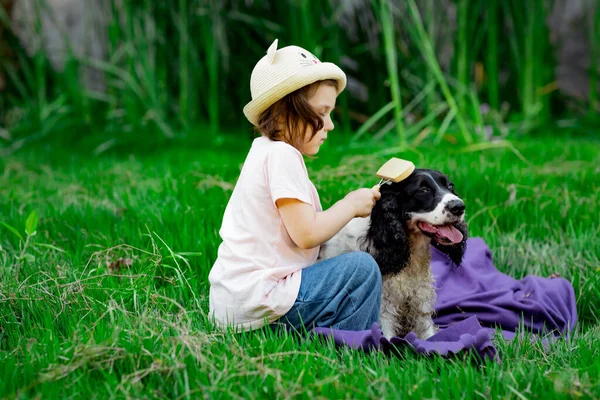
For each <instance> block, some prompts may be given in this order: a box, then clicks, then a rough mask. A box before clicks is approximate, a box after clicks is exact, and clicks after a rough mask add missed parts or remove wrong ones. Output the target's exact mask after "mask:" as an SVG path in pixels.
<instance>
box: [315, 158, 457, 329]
mask: <svg viewBox="0 0 600 400" xmlns="http://www.w3.org/2000/svg"><path fill="white" fill-rule="evenodd" d="M380 191H381V198H380V199H379V200H378V201H377V203H376V204H375V206H374V207H373V211H372V212H371V215H370V216H369V217H366V218H354V219H352V220H351V221H350V222H349V223H348V224H347V225H346V226H345V227H344V228H342V229H341V230H340V231H339V232H338V233H337V234H336V235H335V236H334V237H333V238H331V239H330V240H329V241H327V242H326V243H325V244H323V245H322V246H321V249H320V251H319V259H320V260H324V259H327V258H331V257H335V256H337V255H340V254H343V253H347V252H351V251H366V252H368V253H369V254H371V255H372V256H373V258H374V259H375V261H376V262H377V264H378V265H379V268H380V270H381V275H382V280H383V294H382V300H381V315H380V324H381V329H382V331H383V334H384V335H385V336H386V337H388V338H389V337H392V336H400V337H404V336H406V334H408V333H409V332H414V333H415V334H416V335H417V337H419V338H420V339H427V338H429V337H431V336H432V335H434V334H435V333H436V332H437V328H436V327H435V325H434V323H433V319H432V315H433V312H434V306H435V300H436V294H435V289H434V286H433V284H434V282H433V275H432V273H431V265H430V263H431V255H430V246H431V245H433V246H435V247H436V248H437V249H439V250H440V251H442V252H443V253H445V254H446V255H447V256H448V257H449V258H450V260H451V261H452V263H454V264H455V265H456V266H459V265H460V264H461V262H462V258H463V255H464V252H465V249H466V240H467V233H468V229H467V224H466V222H465V203H464V202H463V200H462V199H461V198H460V197H459V195H458V194H457V193H456V192H455V190H454V184H453V183H452V182H451V181H450V180H449V179H448V178H447V177H446V175H444V174H442V173H441V172H439V171H436V170H431V169H415V170H414V171H413V173H412V174H411V175H410V176H409V177H408V178H406V179H405V180H403V181H401V182H398V183H386V184H383V185H381V187H380Z"/></svg>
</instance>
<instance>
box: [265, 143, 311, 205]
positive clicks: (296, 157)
mask: <svg viewBox="0 0 600 400" xmlns="http://www.w3.org/2000/svg"><path fill="white" fill-rule="evenodd" d="M266 174H267V182H268V184H269V189H270V192H271V200H272V201H273V204H274V205H275V202H276V201H277V200H279V199H285V198H288V199H298V200H300V201H301V202H303V203H307V204H310V205H312V206H313V207H314V206H315V204H313V200H312V196H311V193H312V190H311V183H310V180H309V179H308V173H307V171H306V166H305V165H304V160H303V159H302V155H301V154H300V152H299V151H297V150H295V149H293V148H291V147H288V146H278V148H277V149H276V151H271V153H270V154H269V156H268V158H267V165H266Z"/></svg>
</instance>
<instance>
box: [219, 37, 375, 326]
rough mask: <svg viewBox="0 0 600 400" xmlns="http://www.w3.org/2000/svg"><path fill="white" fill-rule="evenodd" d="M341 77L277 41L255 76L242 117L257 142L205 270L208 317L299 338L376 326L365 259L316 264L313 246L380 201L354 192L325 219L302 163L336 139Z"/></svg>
mask: <svg viewBox="0 0 600 400" xmlns="http://www.w3.org/2000/svg"><path fill="white" fill-rule="evenodd" d="M345 86H346V75H345V74H344V72H343V71H342V70H341V69H340V68H339V67H337V66H336V65H335V64H332V63H321V62H320V61H319V60H318V59H317V58H316V57H315V56H313V55H312V54H311V53H309V52H308V51H306V50H304V49H302V48H300V47H297V46H288V47H284V48H282V49H279V50H277V40H275V42H274V43H273V44H272V45H271V47H269V49H268V51H267V54H266V56H264V57H263V58H262V59H261V60H260V61H258V63H257V64H256V66H255V67H254V70H253V71H252V75H251V78H250V88H251V93H252V101H251V102H250V103H248V104H247V105H246V107H244V114H245V115H246V117H247V118H248V120H249V121H250V122H251V123H252V124H253V125H254V126H255V127H256V129H257V130H258V131H259V132H260V134H261V137H259V138H257V139H255V140H254V142H253V143H252V147H251V149H250V152H249V153H248V156H247V157H246V160H245V162H244V165H243V167H242V171H241V174H240V177H239V179H238V182H237V184H236V186H235V189H234V191H233V193H232V195H231V199H230V200H229V203H228V204H227V207H226V209H225V214H224V215H223V224H222V226H221V230H220V232H219V234H220V236H221V238H222V240H223V242H222V243H221V245H220V246H219V251H218V257H217V260H216V262H215V264H214V266H213V268H212V270H211V271H210V275H209V281H210V314H211V316H212V317H213V318H214V320H215V321H216V323H217V324H218V325H220V326H221V327H224V326H234V327H236V328H238V329H241V330H244V331H247V330H252V329H257V328H260V327H262V326H263V325H265V324H272V323H274V322H276V321H278V322H279V323H283V324H285V325H286V326H288V327H290V328H294V329H298V330H301V329H303V328H306V329H311V328H313V327H315V326H318V327H331V328H336V329H344V330H364V329H369V328H370V327H371V325H372V323H373V322H377V321H378V319H379V306H380V302H381V274H380V272H379V268H378V266H377V264H376V262H375V260H374V259H373V258H372V257H371V256H370V255H369V254H367V253H364V252H356V253H348V254H344V255H341V256H338V257H335V258H332V259H328V260H325V261H323V262H319V263H315V261H316V259H317V255H318V253H319V246H320V245H321V244H323V243H325V242H326V241H327V240H329V239H330V238H331V237H333V236H334V235H335V234H336V233H337V232H338V231H339V230H340V229H341V228H342V227H344V225H346V224H347V223H348V222H349V221H350V220H351V219H352V218H354V217H366V216H368V215H370V213H371V210H372V208H373V206H374V204H375V201H376V200H378V199H379V197H380V196H381V195H380V193H379V191H378V190H377V188H373V189H359V190H356V191H353V192H351V193H349V194H348V195H347V196H346V197H345V198H343V199H342V200H340V201H338V202H337V203H335V204H334V205H333V206H332V207H331V208H329V209H328V210H326V211H323V210H322V208H321V203H320V201H319V195H318V194H317V191H316V189H315V187H314V185H313V184H312V182H311V181H310V180H309V178H308V173H307V170H306V166H305V164H304V159H303V155H306V156H312V155H315V154H317V153H318V152H319V148H320V147H321V145H322V144H323V142H324V141H325V140H326V139H327V134H328V133H329V132H330V131H331V130H333V122H332V121H331V112H332V111H333V108H334V107H335V101H336V97H337V95H338V94H339V93H340V92H341V91H342V90H343V89H344V87H345Z"/></svg>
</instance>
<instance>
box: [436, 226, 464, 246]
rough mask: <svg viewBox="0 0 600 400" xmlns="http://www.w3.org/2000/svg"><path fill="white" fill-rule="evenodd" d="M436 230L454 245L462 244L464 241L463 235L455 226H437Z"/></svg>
mask: <svg viewBox="0 0 600 400" xmlns="http://www.w3.org/2000/svg"><path fill="white" fill-rule="evenodd" d="M436 228H437V231H438V234H439V235H440V236H444V237H445V238H446V239H448V240H449V241H451V242H452V243H460V241H461V240H462V239H463V234H462V233H460V231H459V230H458V229H456V228H455V227H454V226H453V225H443V226H436Z"/></svg>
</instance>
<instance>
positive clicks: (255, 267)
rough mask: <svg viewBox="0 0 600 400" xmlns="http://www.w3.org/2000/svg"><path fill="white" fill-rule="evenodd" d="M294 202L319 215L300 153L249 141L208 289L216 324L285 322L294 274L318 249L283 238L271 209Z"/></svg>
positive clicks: (296, 282) (245, 326)
mask: <svg viewBox="0 0 600 400" xmlns="http://www.w3.org/2000/svg"><path fill="white" fill-rule="evenodd" d="M281 198H295V199H298V200H300V201H302V202H304V203H307V204H310V205H312V207H313V208H314V210H315V211H316V212H318V211H321V210H322V208H321V203H320V201H319V195H318V193H317V190H316V189H315V186H314V185H313V184H312V182H311V181H310V179H309V178H308V172H307V170H306V165H305V164H304V159H303V158H302V154H301V153H300V152H299V151H298V150H297V149H295V148H294V147H293V146H291V145H289V144H287V143H285V142H275V141H272V140H270V139H269V138H266V137H260V138H257V139H255V140H254V141H253V143H252V147H251V149H250V152H249V153H248V156H247V157H246V161H245V162H244V166H243V167H242V171H241V174H240V177H239V179H238V182H237V183H236V186H235V189H234V190H233V193H232V195H231V198H230V199H229V203H228V204H227V207H226V209H225V214H224V215H223V224H222V226H221V230H220V231H219V235H220V236H221V239H222V240H223V242H222V243H221V245H220V246H219V251H218V256H217V260H216V261H215V264H214V265H213V267H212V269H211V271H210V274H209V276H208V280H209V282H210V314H211V316H213V317H214V319H215V321H216V322H217V324H218V325H219V326H221V327H223V326H236V327H237V328H241V329H242V330H251V329H257V328H260V327H261V326H263V325H264V323H265V319H266V320H267V321H268V323H271V322H273V321H275V320H277V319H278V318H279V317H281V316H283V315H285V314H286V313H287V312H288V311H289V310H290V309H291V308H292V306H293V305H294V302H295V301H296V298H297V297H298V291H299V289H300V280H301V270H302V268H305V267H307V266H309V265H312V264H314V262H315V261H316V259H317V255H318V253H319V247H316V248H313V249H308V250H303V249H301V248H300V247H298V246H296V244H295V243H294V242H293V241H292V239H291V238H290V236H289V234H288V232H287V230H286V228H285V226H284V224H283V221H282V219H281V215H280V214H279V210H278V209H277V207H276V205H275V202H276V201H277V200H278V199H281Z"/></svg>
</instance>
